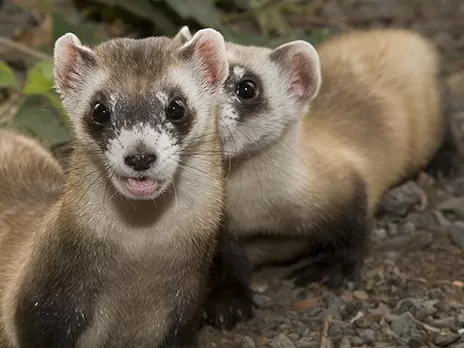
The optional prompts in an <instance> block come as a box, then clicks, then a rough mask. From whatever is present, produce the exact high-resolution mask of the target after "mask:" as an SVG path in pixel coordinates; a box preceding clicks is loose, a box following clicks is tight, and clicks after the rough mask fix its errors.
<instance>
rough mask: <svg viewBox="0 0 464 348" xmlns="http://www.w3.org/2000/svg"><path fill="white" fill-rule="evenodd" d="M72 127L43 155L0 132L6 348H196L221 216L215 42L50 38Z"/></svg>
mask: <svg viewBox="0 0 464 348" xmlns="http://www.w3.org/2000/svg"><path fill="white" fill-rule="evenodd" d="M54 63H55V81H56V86H57V88H58V90H59V92H60V94H61V96H62V100H63V104H64V106H65V108H66V110H67V111H68V113H69V116H70V120H71V122H72V125H73V133H74V150H73V154H72V158H71V165H70V170H69V176H68V180H67V185H66V188H65V189H64V190H63V188H62V185H63V181H64V179H63V171H62V170H61V168H60V167H59V165H58V164H57V162H56V161H55V160H53V159H52V158H51V154H49V153H48V151H46V150H44V149H43V148H41V147H40V145H39V144H37V143H35V141H33V140H31V139H28V138H26V137H24V136H22V135H18V134H15V133H10V132H6V131H1V132H0V238H1V239H0V261H1V263H0V301H1V302H0V303H1V311H0V315H1V320H0V347H2V348H122V347H124V348H132V347H133V348H174V347H176V348H186V347H197V339H196V333H195V331H196V328H197V321H198V316H199V310H200V308H201V306H202V303H203V299H204V292H205V287H206V282H207V281H208V270H209V265H210V263H211V260H212V256H213V251H214V249H215V247H216V244H217V239H218V236H217V230H218V226H219V223H220V220H221V215H222V213H223V195H224V181H223V177H224V173H223V170H222V165H221V164H222V155H221V143H220V139H219V134H218V113H217V94H218V90H219V87H220V86H221V85H222V84H223V82H224V80H225V79H226V77H227V61H226V59H225V47H224V41H223V38H222V36H221V35H220V34H219V33H218V32H216V31H214V30H212V29H205V30H202V31H200V32H198V33H197V34H196V35H195V36H194V38H193V39H192V41H191V42H189V43H187V44H185V45H183V46H182V47H179V46H177V45H175V44H174V43H173V42H172V40H171V39H169V38H166V37H156V38H148V39H143V40H133V39H122V38H121V39H114V40H110V41H108V42H105V43H102V44H100V45H98V46H96V47H94V48H89V47H86V46H83V45H82V44H81V43H80V42H79V40H78V38H77V37H76V36H75V35H73V34H66V35H64V36H62V37H61V38H60V39H58V40H57V42H56V44H55V51H54Z"/></svg>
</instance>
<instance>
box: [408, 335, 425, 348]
mask: <svg viewBox="0 0 464 348" xmlns="http://www.w3.org/2000/svg"><path fill="white" fill-rule="evenodd" d="M423 345H424V344H423V343H422V340H421V339H420V338H419V337H412V338H411V339H410V340H409V341H408V348H420V347H422V346H423Z"/></svg>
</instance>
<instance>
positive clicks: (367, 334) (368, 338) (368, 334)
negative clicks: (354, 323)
mask: <svg viewBox="0 0 464 348" xmlns="http://www.w3.org/2000/svg"><path fill="white" fill-rule="evenodd" d="M359 338H361V339H362V340H363V342H364V343H365V344H371V343H372V342H374V340H375V334H374V331H372V330H369V329H367V330H362V331H361V332H360V333H359Z"/></svg>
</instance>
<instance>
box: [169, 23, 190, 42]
mask: <svg viewBox="0 0 464 348" xmlns="http://www.w3.org/2000/svg"><path fill="white" fill-rule="evenodd" d="M191 38H192V33H191V32H190V29H189V27H188V26H186V25H184V26H183V27H182V28H180V30H179V32H178V33H177V34H176V36H174V37H173V40H174V42H175V43H176V44H179V45H183V44H184V43H186V42H187V41H189V40H190V39H191Z"/></svg>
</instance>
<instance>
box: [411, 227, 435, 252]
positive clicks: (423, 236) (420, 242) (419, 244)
mask: <svg viewBox="0 0 464 348" xmlns="http://www.w3.org/2000/svg"><path fill="white" fill-rule="evenodd" d="M432 242H433V235H432V233H430V232H424V231H418V232H416V233H415V235H414V237H413V238H412V240H410V241H409V245H410V246H411V247H412V248H414V250H423V249H427V248H428V247H429V246H430V245H431V244H432Z"/></svg>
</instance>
